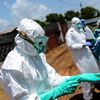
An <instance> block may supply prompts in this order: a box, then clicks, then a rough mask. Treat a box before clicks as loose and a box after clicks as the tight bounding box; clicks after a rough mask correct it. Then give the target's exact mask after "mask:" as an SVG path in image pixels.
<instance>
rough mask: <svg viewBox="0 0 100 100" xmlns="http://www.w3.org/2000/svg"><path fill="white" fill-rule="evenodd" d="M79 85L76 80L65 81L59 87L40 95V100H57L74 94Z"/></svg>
mask: <svg viewBox="0 0 100 100" xmlns="http://www.w3.org/2000/svg"><path fill="white" fill-rule="evenodd" d="M78 85H79V82H78V81H76V80H74V81H70V80H65V81H64V82H62V83H61V84H60V85H59V86H57V87H55V88H53V89H51V90H50V91H48V92H46V93H43V94H41V95H40V100H55V99H56V98H58V97H60V96H63V95H66V94H71V93H74V91H75V89H76V88H77V86H78Z"/></svg>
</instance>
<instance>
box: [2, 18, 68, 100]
mask: <svg viewBox="0 0 100 100" xmlns="http://www.w3.org/2000/svg"><path fill="white" fill-rule="evenodd" d="M17 30H18V31H20V32H26V33H27V35H28V36H29V38H31V39H33V40H34V39H35V38H36V37H37V36H39V35H40V36H43V35H44V34H45V32H44V30H43V29H42V27H41V26H39V25H38V24H37V23H36V22H34V21H33V20H29V19H23V20H22V21H21V22H20V25H19V27H18V28H17ZM15 42H16V47H15V48H14V49H13V50H12V51H11V52H10V53H9V54H8V56H7V58H6V60H5V61H4V63H3V66H2V69H1V72H2V73H1V75H0V80H1V79H2V82H3V85H4V90H5V91H6V92H7V94H8V95H9V96H10V100H40V98H39V95H40V94H41V93H43V92H46V91H48V90H50V89H51V88H53V87H55V86H57V85H58V84H60V83H61V81H63V80H64V79H65V78H66V79H69V76H60V75H59V74H57V73H56V72H55V70H54V69H53V68H52V67H51V66H50V65H49V64H48V63H47V62H46V57H45V55H44V53H40V54H38V53H37V51H36V49H35V48H34V47H33V46H32V45H31V44H30V43H29V42H27V41H26V40H24V39H23V38H21V37H20V36H19V34H18V35H17V36H16V37H15Z"/></svg>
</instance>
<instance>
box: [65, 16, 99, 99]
mask: <svg viewBox="0 0 100 100" xmlns="http://www.w3.org/2000/svg"><path fill="white" fill-rule="evenodd" d="M82 28H83V26H82V24H81V21H80V19H79V18H77V17H73V18H72V20H71V27H70V28H69V30H68V32H67V33H66V36H65V39H66V44H67V45H68V47H69V48H70V51H71V54H72V57H73V60H74V62H75V64H76V66H77V67H78V69H79V71H80V73H97V72H99V68H98V65H97V63H96V61H95V58H94V56H93V54H92V52H91V50H90V49H89V47H88V46H90V45H91V43H90V42H88V41H87V42H86V37H85V35H84V30H83V29H82ZM91 87H92V84H90V83H88V82H86V83H82V89H83V97H84V99H85V100H90V99H92V93H91Z"/></svg>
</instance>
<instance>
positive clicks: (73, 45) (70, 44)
mask: <svg viewBox="0 0 100 100" xmlns="http://www.w3.org/2000/svg"><path fill="white" fill-rule="evenodd" d="M65 39H66V44H67V45H68V47H69V48H70V49H76V50H79V49H81V48H82V47H83V44H81V43H78V42H76V41H75V39H74V37H73V36H72V35H71V33H67V34H66V37H65Z"/></svg>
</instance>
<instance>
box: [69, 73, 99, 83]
mask: <svg viewBox="0 0 100 100" xmlns="http://www.w3.org/2000/svg"><path fill="white" fill-rule="evenodd" d="M70 80H76V81H79V82H91V83H100V73H84V74H79V75H76V76H71V78H70Z"/></svg>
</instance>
